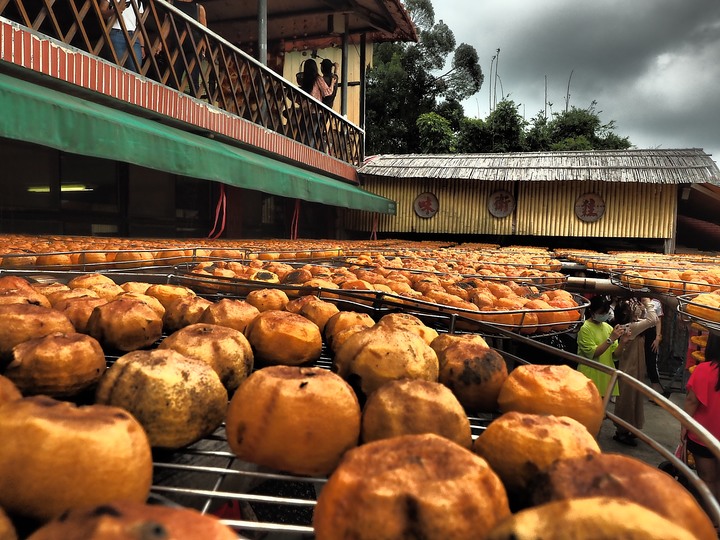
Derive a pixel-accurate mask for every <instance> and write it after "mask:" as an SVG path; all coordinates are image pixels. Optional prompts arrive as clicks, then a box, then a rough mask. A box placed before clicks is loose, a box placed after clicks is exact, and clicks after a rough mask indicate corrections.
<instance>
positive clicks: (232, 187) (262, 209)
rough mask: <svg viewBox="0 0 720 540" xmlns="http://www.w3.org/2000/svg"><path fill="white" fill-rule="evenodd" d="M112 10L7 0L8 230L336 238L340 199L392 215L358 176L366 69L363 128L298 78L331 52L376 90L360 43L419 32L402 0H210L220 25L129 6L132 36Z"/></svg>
mask: <svg viewBox="0 0 720 540" xmlns="http://www.w3.org/2000/svg"><path fill="white" fill-rule="evenodd" d="M117 1H118V0H111V3H112V4H113V6H115V12H116V13H117V12H118V7H117V6H118V4H117ZM105 2H106V0H73V1H71V2H65V1H63V2H53V1H49V2H47V1H42V0H0V159H2V162H3V170H2V171H0V188H1V189H2V192H3V196H2V197H0V233H2V232H14V233H31V234H32V233H35V234H43V233H49V234H73V235H117V236H131V237H132V236H161V237H198V236H205V235H208V234H213V235H215V236H221V237H222V236H225V237H228V238H242V237H287V236H288V234H290V233H291V232H292V231H293V230H299V234H300V235H301V236H303V235H304V236H309V237H328V236H332V235H333V234H334V232H335V231H336V230H337V220H338V216H339V215H340V213H341V210H340V209H345V208H353V209H358V210H366V211H373V212H380V213H387V212H389V213H392V212H394V208H395V206H394V202H393V201H391V200H388V199H384V198H382V197H378V196H376V195H374V194H372V193H369V192H367V191H365V190H363V189H362V188H361V187H360V185H359V179H358V176H357V167H358V166H359V165H360V164H361V163H362V161H363V158H364V155H363V154H364V138H365V132H364V129H363V127H362V121H361V116H359V114H360V113H361V108H360V106H359V103H358V104H355V105H352V106H350V105H348V104H347V100H348V98H349V96H351V95H352V96H353V98H354V99H356V100H358V101H359V100H360V99H361V95H360V92H358V91H357V90H358V89H355V88H354V89H353V91H352V92H350V91H348V88H347V81H348V80H350V77H351V76H350V75H348V76H346V77H344V79H343V81H344V88H342V89H341V90H340V96H341V97H340V98H339V99H338V103H339V104H342V106H343V108H345V109H347V110H351V111H357V112H358V115H356V116H355V119H356V120H355V121H352V120H350V119H348V117H346V116H344V115H343V114H342V112H343V111H342V110H341V109H340V107H338V110H332V109H330V108H328V107H326V106H325V105H323V104H322V103H320V102H319V101H317V100H315V99H314V98H312V97H311V96H309V95H308V94H306V93H305V92H303V91H302V90H301V89H299V88H298V87H297V84H296V82H295V80H294V77H293V78H291V79H287V78H285V77H283V73H285V66H284V64H285V62H284V59H285V55H286V54H288V55H290V54H294V53H298V54H302V51H308V52H311V51H313V50H316V49H319V48H322V47H332V48H336V49H337V50H338V51H339V56H338V57H339V58H340V60H341V62H342V64H343V67H342V71H343V72H349V73H353V75H352V77H353V78H358V80H360V81H361V82H360V84H359V86H358V88H362V87H363V85H364V71H363V70H360V72H358V73H357V76H356V75H355V74H354V72H353V71H351V70H350V67H349V66H348V64H349V63H352V62H353V59H352V57H350V55H349V54H348V50H349V49H350V48H351V47H353V48H355V44H357V43H363V44H367V45H368V46H369V45H370V44H372V43H373V42H381V41H398V40H399V41H413V40H417V33H416V30H415V28H414V26H413V24H412V22H411V20H410V17H409V14H408V13H407V12H406V11H405V9H404V7H403V5H402V3H401V2H400V0H351V1H349V2H342V3H332V2H326V1H323V0H278V1H273V2H268V1H267V0H259V1H257V2H254V1H253V2H227V1H226V0H200V1H199V3H200V4H202V5H203V6H204V7H205V11H206V13H207V26H202V25H200V24H199V23H198V21H197V20H195V19H193V18H192V17H190V16H188V15H187V14H186V13H184V12H183V11H181V10H179V9H178V8H177V7H176V6H175V5H174V4H173V3H172V2H171V1H165V0H142V1H141V0H127V2H125V5H126V6H127V7H126V8H125V10H126V12H125V13H130V12H132V13H133V14H134V15H135V19H137V21H138V23H137V28H136V29H135V30H134V31H133V29H131V28H129V27H128V25H127V23H125V22H120V21H124V18H120V19H118V18H117V17H115V16H111V17H110V18H109V19H105V17H104V12H103V9H102V8H103V7H104V3H105ZM116 21H117V24H118V25H119V26H120V28H118V29H117V31H119V32H120V33H121V35H122V37H121V39H122V40H124V43H125V47H123V48H122V49H118V48H116V46H115V45H113V41H112V39H111V35H112V33H113V29H112V28H113V26H114V25H115V24H116ZM116 35H117V34H116ZM141 44H142V45H143V46H144V47H145V48H144V49H143V51H144V53H143V56H142V59H141V61H140V62H137V64H139V65H135V63H134V62H133V61H132V58H131V56H130V55H129V54H128V53H126V52H123V51H124V49H125V48H128V49H132V47H133V46H135V45H137V46H138V47H139V46H140V45H141ZM363 50H364V49H363ZM363 60H365V58H363ZM357 61H359V59H358V60H357ZM290 64H291V65H290V66H289V69H292V70H295V69H296V66H295V65H292V63H290ZM364 65H365V64H363V66H364ZM121 66H123V67H121ZM291 224H295V225H296V226H295V227H291ZM298 225H299V226H298Z"/></svg>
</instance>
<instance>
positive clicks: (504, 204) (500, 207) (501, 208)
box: [488, 190, 515, 218]
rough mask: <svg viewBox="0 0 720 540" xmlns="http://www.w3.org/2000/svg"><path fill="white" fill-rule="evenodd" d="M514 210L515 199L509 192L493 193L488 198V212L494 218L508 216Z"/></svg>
mask: <svg viewBox="0 0 720 540" xmlns="http://www.w3.org/2000/svg"><path fill="white" fill-rule="evenodd" d="M513 210H515V197H513V194H512V193H510V192H509V191H503V190H500V191H494V192H493V193H491V194H490V197H489V198H488V211H489V212H490V214H491V215H492V216H495V217H496V218H504V217H507V216H509V215H510V214H512V213H513Z"/></svg>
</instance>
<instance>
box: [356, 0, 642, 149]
mask: <svg viewBox="0 0 720 540" xmlns="http://www.w3.org/2000/svg"><path fill="white" fill-rule="evenodd" d="M405 6H406V8H407V9H408V12H409V13H410V16H411V18H412V20H413V23H414V24H415V25H416V27H417V28H418V33H419V37H420V42H419V43H417V44H405V43H382V44H376V45H375V46H374V54H373V64H374V65H373V67H372V68H371V69H370V70H368V74H367V92H366V105H367V107H366V140H365V143H366V153H367V154H368V155H371V154H407V153H414V152H423V153H428V152H433V153H437V152H453V151H457V152H462V153H472V152H526V151H531V152H542V151H551V150H591V149H596V150H602V149H625V148H630V147H631V146H632V144H631V143H630V141H629V140H628V138H627V137H620V136H619V135H617V134H615V132H614V130H615V122H614V121H611V122H608V123H606V124H603V123H602V122H601V120H600V113H599V112H598V111H596V109H595V106H596V102H594V101H593V102H592V103H591V104H590V106H589V107H588V108H587V109H578V108H576V107H572V108H571V109H570V110H567V111H563V112H561V113H556V114H553V115H552V117H547V115H546V114H545V113H544V112H542V111H541V112H539V113H538V114H537V115H536V116H535V117H534V118H532V119H531V120H530V121H529V122H526V121H525V119H524V118H523V117H522V116H521V115H520V114H519V113H518V105H516V104H515V102H513V101H512V100H510V99H508V98H504V99H503V100H502V101H501V102H500V103H498V104H497V105H496V106H495V108H494V110H493V111H491V113H490V114H489V115H488V117H487V118H486V119H485V120H480V119H470V118H465V113H464V110H463V107H462V105H461V104H460V102H461V101H462V100H464V99H466V98H468V97H470V96H472V95H474V94H476V93H477V92H478V91H479V90H480V88H481V86H482V84H483V81H484V75H483V72H482V69H481V68H480V63H479V60H478V54H477V51H476V50H475V48H474V47H472V46H470V45H467V44H465V43H462V44H460V45H459V46H458V47H457V48H456V46H455V36H454V34H453V32H452V30H450V28H449V27H448V26H447V25H446V24H445V23H444V22H443V21H438V22H437V23H436V22H435V11H434V9H433V6H432V0H406V1H405ZM451 54H452V59H451V61H450V63H449V66H450V67H449V69H448V70H447V71H446V72H445V73H439V72H440V71H441V70H442V69H444V68H445V66H446V65H447V64H446V61H447V58H448V57H449V56H450V55H451Z"/></svg>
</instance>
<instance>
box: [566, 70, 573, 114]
mask: <svg viewBox="0 0 720 540" xmlns="http://www.w3.org/2000/svg"><path fill="white" fill-rule="evenodd" d="M573 71H575V70H574V69H571V70H570V77H568V87H567V94H565V112H568V108H569V107H570V81H572V76H573Z"/></svg>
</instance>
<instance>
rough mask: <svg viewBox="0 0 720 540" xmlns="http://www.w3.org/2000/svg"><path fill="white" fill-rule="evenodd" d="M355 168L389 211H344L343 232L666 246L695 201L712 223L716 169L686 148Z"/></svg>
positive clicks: (391, 159)
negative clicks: (390, 204)
mask: <svg viewBox="0 0 720 540" xmlns="http://www.w3.org/2000/svg"><path fill="white" fill-rule="evenodd" d="M359 174H360V177H361V181H362V182H363V184H364V186H365V188H366V189H367V190H368V191H370V192H372V193H375V194H378V195H381V196H383V197H387V198H389V199H392V200H395V201H396V202H397V214H396V215H394V216H392V215H388V216H377V215H372V214H369V213H367V212H349V213H348V214H347V216H346V229H348V230H352V231H363V232H364V231H367V232H371V233H378V234H385V235H387V236H393V235H402V234H407V233H416V234H421V235H444V236H446V237H448V236H450V235H483V236H486V235H490V236H495V237H498V236H502V237H534V236H535V237H543V238H556V239H563V238H564V239H571V238H574V239H577V238H588V239H589V238H601V239H605V240H608V239H618V240H625V239H627V240H629V241H630V242H632V241H633V239H637V240H640V239H643V240H650V241H657V242H661V243H662V246H663V249H664V251H665V252H673V251H674V250H675V243H676V232H677V224H678V210H679V209H680V208H689V210H690V211H691V212H692V209H693V208H699V207H700V206H702V205H700V204H689V203H691V202H692V201H693V200H694V199H698V200H699V199H702V201H703V202H704V203H705V206H707V207H708V209H710V208H714V209H715V211H714V212H709V213H708V214H709V215H708V218H709V219H712V218H713V214H714V216H715V217H714V219H716V220H717V215H718V212H717V211H716V209H717V208H718V206H719V204H720V189H718V186H720V170H718V167H717V164H716V163H715V161H713V159H712V158H711V157H710V155H708V154H706V153H705V152H704V151H703V150H702V149H695V148H692V149H677V150H596V151H574V152H532V153H510V154H447V155H380V156H373V157H370V158H368V159H366V161H365V163H364V164H363V166H362V167H361V168H360V169H359ZM708 198H709V199H710V204H709V205H707V199H708ZM689 217H692V218H693V219H701V220H703V219H704V217H703V216H698V215H695V216H692V215H691V216H689ZM718 248H720V238H718Z"/></svg>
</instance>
